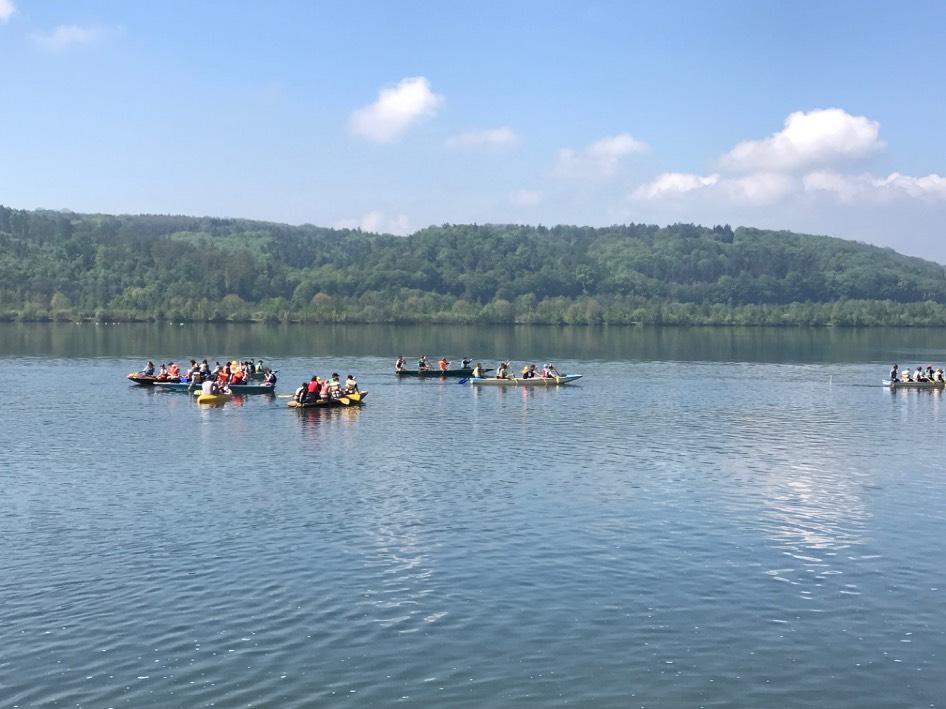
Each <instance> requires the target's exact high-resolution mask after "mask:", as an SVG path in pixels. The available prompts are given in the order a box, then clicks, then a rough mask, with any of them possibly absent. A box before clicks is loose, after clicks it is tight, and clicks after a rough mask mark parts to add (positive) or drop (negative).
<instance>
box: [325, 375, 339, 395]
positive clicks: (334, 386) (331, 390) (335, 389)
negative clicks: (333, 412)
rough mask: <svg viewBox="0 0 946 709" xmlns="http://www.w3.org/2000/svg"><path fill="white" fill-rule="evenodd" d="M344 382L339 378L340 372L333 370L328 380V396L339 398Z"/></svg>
mask: <svg viewBox="0 0 946 709" xmlns="http://www.w3.org/2000/svg"><path fill="white" fill-rule="evenodd" d="M341 388H342V382H341V380H340V379H339V376H338V372H332V376H331V377H330V378H329V380H328V396H329V398H330V399H337V398H338V396H339V394H340V393H341Z"/></svg>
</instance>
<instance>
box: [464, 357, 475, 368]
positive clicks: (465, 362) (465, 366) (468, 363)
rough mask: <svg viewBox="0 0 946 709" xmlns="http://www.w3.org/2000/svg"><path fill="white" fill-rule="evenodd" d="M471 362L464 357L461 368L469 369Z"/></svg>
mask: <svg viewBox="0 0 946 709" xmlns="http://www.w3.org/2000/svg"><path fill="white" fill-rule="evenodd" d="M472 361H473V360H472V359H470V358H469V357H464V358H463V368H464V369H469V368H470V362H472Z"/></svg>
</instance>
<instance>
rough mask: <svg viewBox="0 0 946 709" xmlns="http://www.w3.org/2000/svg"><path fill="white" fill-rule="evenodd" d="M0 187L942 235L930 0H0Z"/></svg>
mask: <svg viewBox="0 0 946 709" xmlns="http://www.w3.org/2000/svg"><path fill="white" fill-rule="evenodd" d="M0 72H2V73H0V75H2V77H3V82H2V84H0V86H2V98H0V105H2V106H3V109H2V110H0V155H2V156H3V157H2V158H0V203H3V204H7V205H11V206H15V207H22V208H33V207H46V208H54V209H58V208H69V209H73V210H76V211H103V212H151V213H186V214H201V215H202V214H209V215H219V216H243V217H252V218H260V219H270V220H275V221H286V222H291V223H302V222H311V223H315V224H320V225H326V226H332V225H345V226H362V227H364V228H370V229H380V230H388V231H392V232H395V233H406V232H409V231H411V230H414V229H417V228H420V227H423V226H425V225H427V224H431V223H442V222H451V223H463V222H479V223H483V222H522V223H532V224H536V223H543V224H555V223H568V224H591V225H606V224H612V223H620V222H628V221H637V222H641V221H643V222H656V223H660V224H665V223H672V222H676V221H696V222H700V223H707V224H715V223H730V224H733V225H739V224H744V225H751V226H760V227H769V228H786V229H793V230H798V231H808V232H815V233H828V234H832V235H837V236H843V237H845V238H852V239H859V240H862V241H868V242H871V243H877V244H882V245H886V246H892V247H894V248H896V249H898V250H901V251H904V252H906V253H911V254H917V255H924V256H927V257H931V258H934V259H937V260H940V261H946V238H944V237H946V228H944V227H946V177H944V176H946V164H944V163H946V136H944V130H943V127H944V126H946V91H944V85H946V81H944V77H946V5H944V4H943V3H933V2H930V3H915V4H912V5H911V6H910V7H909V10H906V9H901V8H897V7H895V6H894V5H892V4H879V3H865V2H856V3H855V2H831V3H827V2H800V3H781V2H769V3H764V2H719V3H710V2H703V3H649V4H634V3H630V2H613V3H605V2H600V3H595V2H571V3H570V2H558V3H547V2H546V3H538V2H535V3H531V2H521V3H509V2H477V3H467V4H463V5H461V4H458V3H430V2H423V3H421V2H417V3H392V2H366V3H343V2H338V3H332V4H326V3H315V2H295V3H294V2H280V3H260V2H245V3H244V2H227V3H222V2H220V3H184V2H161V3H120V2H91V1H90V2H86V1H83V0H73V1H71V2H40V1H39V0H0Z"/></svg>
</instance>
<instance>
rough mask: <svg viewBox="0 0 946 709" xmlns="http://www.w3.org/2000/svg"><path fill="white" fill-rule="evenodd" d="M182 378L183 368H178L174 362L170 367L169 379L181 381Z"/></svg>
mask: <svg viewBox="0 0 946 709" xmlns="http://www.w3.org/2000/svg"><path fill="white" fill-rule="evenodd" d="M180 378H181V368H180V367H178V366H177V365H176V364H174V362H171V364H169V365H168V379H180Z"/></svg>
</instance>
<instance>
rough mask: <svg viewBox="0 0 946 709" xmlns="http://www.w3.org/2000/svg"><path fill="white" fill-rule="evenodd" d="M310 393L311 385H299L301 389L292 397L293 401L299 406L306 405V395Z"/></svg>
mask: <svg viewBox="0 0 946 709" xmlns="http://www.w3.org/2000/svg"><path fill="white" fill-rule="evenodd" d="M308 392H309V383H308V382H302V384H300V385H299V388H298V389H296V391H295V393H294V394H293V395H292V400H293V401H295V402H296V403H299V404H304V403H305V395H306V394H307V393H308Z"/></svg>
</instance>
